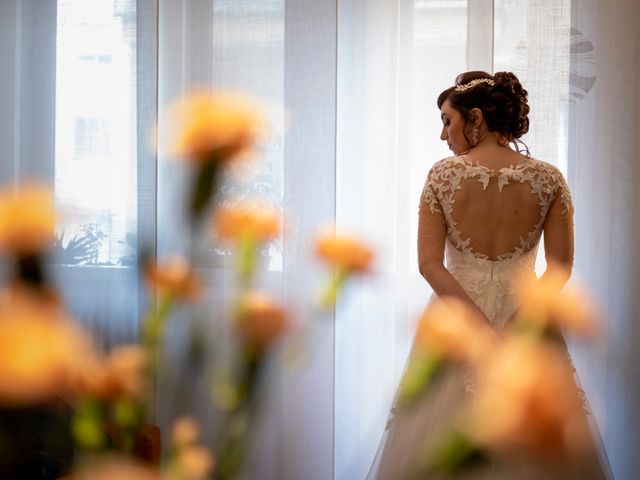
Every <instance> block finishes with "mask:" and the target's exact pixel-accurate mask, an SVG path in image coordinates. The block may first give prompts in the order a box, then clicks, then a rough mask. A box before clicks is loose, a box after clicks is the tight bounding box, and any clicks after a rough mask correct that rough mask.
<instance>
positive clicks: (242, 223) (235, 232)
mask: <svg viewBox="0 0 640 480" xmlns="http://www.w3.org/2000/svg"><path fill="white" fill-rule="evenodd" d="M212 227H213V232H214V234H216V235H218V236H219V237H220V238H221V239H223V240H225V241H228V242H238V241H242V240H247V239H249V240H252V241H256V242H264V241H266V240H269V239H271V238H274V237H277V236H278V235H279V233H280V230H281V224H280V215H279V214H278V212H277V211H276V210H274V209H272V208H269V207H267V206H265V205H261V204H260V203H258V202H242V203H233V204H229V205H222V206H220V207H219V208H218V209H217V210H216V212H215V214H214V216H213V221H212Z"/></svg>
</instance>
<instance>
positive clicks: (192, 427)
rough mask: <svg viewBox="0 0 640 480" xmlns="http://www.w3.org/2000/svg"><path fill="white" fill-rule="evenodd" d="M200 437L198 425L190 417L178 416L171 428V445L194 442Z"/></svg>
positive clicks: (185, 444) (181, 445)
mask: <svg viewBox="0 0 640 480" xmlns="http://www.w3.org/2000/svg"><path fill="white" fill-rule="evenodd" d="M199 438H200V427H199V426H198V424H197V422H196V421H195V420H194V419H193V418H192V417H179V418H178V419H176V421H175V422H174V423H173V427H172V429H171V441H172V443H173V445H175V446H178V447H184V446H187V445H193V444H195V443H196V442H197V441H198V439H199Z"/></svg>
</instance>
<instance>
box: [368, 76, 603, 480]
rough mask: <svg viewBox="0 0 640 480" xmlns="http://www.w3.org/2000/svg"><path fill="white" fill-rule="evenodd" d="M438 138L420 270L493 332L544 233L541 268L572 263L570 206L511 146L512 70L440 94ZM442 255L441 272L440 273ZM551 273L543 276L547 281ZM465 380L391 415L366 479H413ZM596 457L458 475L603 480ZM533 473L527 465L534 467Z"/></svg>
mask: <svg viewBox="0 0 640 480" xmlns="http://www.w3.org/2000/svg"><path fill="white" fill-rule="evenodd" d="M438 107H439V108H440V112H441V119H442V124H443V128H442V133H441V135H440V138H441V140H443V141H446V142H447V145H448V146H449V149H450V150H451V151H452V152H453V156H451V157H449V158H445V159H444V160H441V161H439V162H437V163H436V164H435V165H434V166H433V168H432V169H431V171H430V172H429V175H428V177H427V181H426V183H425V187H424V190H423V194H422V197H421V201H420V214H419V227H418V260H419V267H420V273H421V274H422V276H423V277H424V278H425V279H426V280H427V282H428V283H429V285H430V286H431V287H432V288H433V291H434V292H435V294H436V295H437V296H440V297H444V296H447V297H455V298H456V299H458V300H460V301H462V302H464V303H465V304H466V305H467V306H468V307H469V308H470V309H472V310H473V311H474V312H475V313H476V314H477V316H478V317H479V318H481V319H482V320H483V321H485V322H487V323H488V324H489V325H490V326H491V327H492V328H493V329H495V330H500V329H501V328H502V327H504V326H505V325H506V324H507V323H508V321H509V319H510V318H512V317H513V316H514V314H515V312H516V311H517V307H518V306H517V303H516V298H515V295H514V292H513V287H512V286H513V284H514V283H515V282H516V281H522V280H527V279H531V278H535V271H534V266H535V259H536V252H537V248H538V244H539V242H540V239H541V237H542V234H543V233H544V242H543V243H544V253H545V257H546V260H547V265H549V264H551V263H552V262H553V263H555V264H561V265H563V266H565V267H566V268H567V270H568V271H570V269H571V266H572V263H573V253H574V252H573V249H574V247H573V205H572V202H571V196H570V193H569V189H568V187H567V184H566V182H565V180H564V178H563V176H562V174H561V173H560V171H559V170H558V169H557V168H556V167H554V166H552V165H551V164H549V163H546V162H543V161H540V160H536V159H534V158H532V157H531V156H530V155H529V152H528V149H527V150H526V154H523V153H520V152H518V151H515V150H513V149H512V148H510V146H509V145H510V144H514V145H517V141H518V139H519V138H520V137H521V136H522V135H524V134H525V133H526V132H527V131H528V128H529V118H528V113H529V105H528V103H527V91H526V90H525V89H524V88H523V87H522V85H521V84H520V82H519V80H518V78H517V77H516V76H515V75H514V74H513V73H510V72H498V73H496V74H495V75H490V74H488V73H485V72H478V71H473V72H466V73H463V74H461V75H459V76H458V77H457V79H456V82H455V85H454V86H452V87H450V88H448V89H446V90H445V91H443V92H442V93H441V94H440V96H439V97H438ZM445 255H446V266H445V262H444V259H445ZM545 275H549V269H547V271H545V273H544V275H543V277H544V276H545ZM463 377H464V374H462V373H460V372H456V370H455V369H454V370H453V371H452V372H448V373H447V374H446V375H440V376H439V377H437V382H436V383H435V384H434V385H432V387H431V388H430V389H429V390H428V392H426V395H425V396H424V397H423V398H421V400H420V401H419V405H417V406H415V408H412V409H410V410H409V411H402V410H401V409H395V408H394V409H393V410H392V415H391V418H390V420H389V422H388V425H387V430H386V432H385V437H384V439H383V441H382V443H381V446H380V448H379V450H378V455H377V456H376V460H375V461H374V466H373V468H372V470H371V472H370V474H369V478H378V479H382V480H387V479H394V480H395V479H402V478H408V477H411V476H412V475H413V473H412V472H414V473H415V470H412V469H413V468H414V467H415V464H416V462H417V461H419V455H420V452H424V450H425V446H428V445H429V444H430V443H433V441H435V439H436V438H437V436H438V433H442V431H443V429H444V428H446V425H448V424H449V423H450V422H451V420H452V418H453V415H454V414H455V412H456V411H457V409H458V407H459V406H460V405H461V404H462V403H463V402H464V400H465V399H466V397H467V396H468V395H472V394H471V393H468V392H467V390H468V389H465V385H464V383H465V382H464V380H463ZM592 457H593V458H592V459H591V460H590V461H588V462H585V464H583V465H580V466H577V467H576V468H573V467H571V468H569V469H567V470H564V471H563V473H562V476H554V475H553V474H552V472H546V471H545V472H542V471H540V470H537V471H536V469H535V468H529V466H527V467H525V468H524V469H523V467H522V464H520V466H519V467H517V468H516V467H514V466H513V465H511V466H502V467H501V466H497V465H496V464H495V462H494V464H493V465H490V466H489V467H488V468H487V469H485V471H484V472H483V473H478V474H476V476H470V477H467V476H465V477H464V478H474V479H475V478H480V477H482V478H500V479H505V478H509V479H511V478H531V479H534V478H540V479H542V478H544V479H547V478H576V479H578V478H580V479H582V478H594V479H595V478H598V479H600V478H606V476H605V474H604V473H603V469H602V468H601V466H600V462H599V460H598V459H597V454H596V453H595V448H594V449H593V455H592ZM530 466H531V467H533V465H530Z"/></svg>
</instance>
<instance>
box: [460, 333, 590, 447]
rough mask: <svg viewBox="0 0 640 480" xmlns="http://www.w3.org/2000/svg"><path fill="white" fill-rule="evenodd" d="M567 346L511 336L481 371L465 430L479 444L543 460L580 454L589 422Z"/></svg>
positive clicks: (587, 433) (586, 437) (586, 436)
mask: <svg viewBox="0 0 640 480" xmlns="http://www.w3.org/2000/svg"><path fill="white" fill-rule="evenodd" d="M584 415H585V414H584V412H583V410H582V403H581V401H580V398H579V395H578V391H577V387H576V386H575V383H574V380H573V374H572V370H571V368H570V366H569V359H568V356H567V352H566V351H562V350H560V349H559V348H558V347H556V346H554V345H552V344H551V343H548V342H542V341H534V340H532V339H530V338H518V337H513V338H510V339H508V340H507V341H506V342H505V344H504V345H503V346H502V347H501V348H499V349H497V350H496V352H495V354H494V355H492V356H491V357H490V359H489V360H488V361H487V363H486V364H485V367H484V368H483V370H482V371H481V372H480V381H479V385H478V393H477V396H476V397H475V398H474V400H473V403H472V405H471V409H470V417H469V423H468V430H469V434H470V436H471V438H473V439H474V440H475V441H476V442H478V443H479V444H481V445H483V446H484V447H486V448H488V449H490V450H492V451H495V452H498V453H505V454H508V453H509V452H516V451H517V452H521V453H528V454H531V455H534V456H539V457H541V458H542V457H544V458H548V459H559V460H562V459H563V458H565V459H566V458H568V457H572V456H575V455H579V454H580V452H581V451H582V449H583V448H584V447H585V446H586V444H585V443H584V441H585V440H586V439H588V438H589V432H588V426H587V423H586V421H585V420H584Z"/></svg>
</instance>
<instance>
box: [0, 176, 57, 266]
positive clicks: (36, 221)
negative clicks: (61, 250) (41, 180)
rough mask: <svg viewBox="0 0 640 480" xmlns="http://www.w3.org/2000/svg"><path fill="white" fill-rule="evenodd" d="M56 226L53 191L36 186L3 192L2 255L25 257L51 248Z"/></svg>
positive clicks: (0, 209)
mask: <svg viewBox="0 0 640 480" xmlns="http://www.w3.org/2000/svg"><path fill="white" fill-rule="evenodd" d="M55 223H56V212H55V207H54V200H53V192H52V191H51V189H49V188H46V187H44V186H42V185H37V184H33V185H23V186H22V187H21V188H20V189H19V190H14V189H11V188H4V189H2V190H0V251H9V252H13V253H17V254H18V255H24V254H32V253H36V252H39V251H42V250H45V249H47V248H49V247H50V246H51V245H52V243H53V238H54V229H55Z"/></svg>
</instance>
